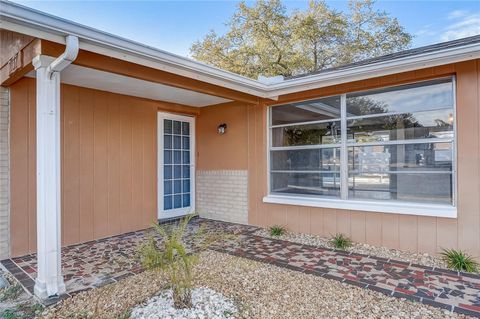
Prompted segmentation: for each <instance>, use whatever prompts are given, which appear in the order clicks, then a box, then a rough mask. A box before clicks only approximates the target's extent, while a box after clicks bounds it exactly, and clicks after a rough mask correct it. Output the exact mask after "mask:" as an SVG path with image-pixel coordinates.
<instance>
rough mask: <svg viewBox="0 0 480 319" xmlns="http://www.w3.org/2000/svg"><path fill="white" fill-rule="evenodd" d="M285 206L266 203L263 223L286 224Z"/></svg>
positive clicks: (269, 224) (268, 224) (270, 224)
mask: <svg viewBox="0 0 480 319" xmlns="http://www.w3.org/2000/svg"><path fill="white" fill-rule="evenodd" d="M287 206H288V205H278V204H268V205H267V209H266V210H265V209H264V212H263V213H264V214H265V217H266V218H265V221H264V222H265V225H267V226H272V225H280V226H287Z"/></svg>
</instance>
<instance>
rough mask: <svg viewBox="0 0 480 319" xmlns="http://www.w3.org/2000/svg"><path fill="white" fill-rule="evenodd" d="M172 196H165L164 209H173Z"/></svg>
mask: <svg viewBox="0 0 480 319" xmlns="http://www.w3.org/2000/svg"><path fill="white" fill-rule="evenodd" d="M172 207H173V203H172V196H165V197H164V200H163V209H172Z"/></svg>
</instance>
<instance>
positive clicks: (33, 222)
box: [27, 81, 37, 252]
mask: <svg viewBox="0 0 480 319" xmlns="http://www.w3.org/2000/svg"><path fill="white" fill-rule="evenodd" d="M36 91H37V89H36V82H35V81H29V82H28V110H29V111H28V130H27V132H28V133H27V134H28V184H27V185H28V196H27V200H28V246H29V247H28V250H29V252H35V249H36V246H37V172H36V166H37V165H36V163H37V153H36V151H37V134H36V130H37V112H36V104H37V98H36V96H37V95H36Z"/></svg>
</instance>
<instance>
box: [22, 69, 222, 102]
mask: <svg viewBox="0 0 480 319" xmlns="http://www.w3.org/2000/svg"><path fill="white" fill-rule="evenodd" d="M27 76H29V77H35V72H30V73H28V74H27ZM60 79H61V82H62V83H65V84H71V85H76V86H81V87H86V88H91V89H96V90H101V91H107V92H113V93H119V94H125V95H131V96H136V97H142V98H147V99H151V100H157V101H165V102H170V103H177V104H183V105H188V106H194V107H203V106H208V105H214V104H220V103H225V102H230V101H231V100H228V99H224V98H221V97H217V96H213V95H208V94H204V93H199V92H195V91H190V90H186V89H181V88H176V87H173V86H168V85H164V84H159V83H155V82H150V81H145V80H140V79H137V78H133V77H128V76H124V75H120V74H116V73H111V72H105V71H100V70H96V69H91V68H86V67H83V66H78V65H74V64H72V65H70V66H68V67H67V68H66V69H65V70H63V71H62V75H61V77H60Z"/></svg>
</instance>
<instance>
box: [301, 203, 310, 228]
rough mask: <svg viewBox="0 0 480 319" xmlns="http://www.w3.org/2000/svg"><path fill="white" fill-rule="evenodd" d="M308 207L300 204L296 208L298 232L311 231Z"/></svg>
mask: <svg viewBox="0 0 480 319" xmlns="http://www.w3.org/2000/svg"><path fill="white" fill-rule="evenodd" d="M310 212H311V209H310V207H305V206H300V207H299V208H298V232H299V233H304V234H310V233H311V229H310V228H311V227H310V224H311V222H310Z"/></svg>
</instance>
